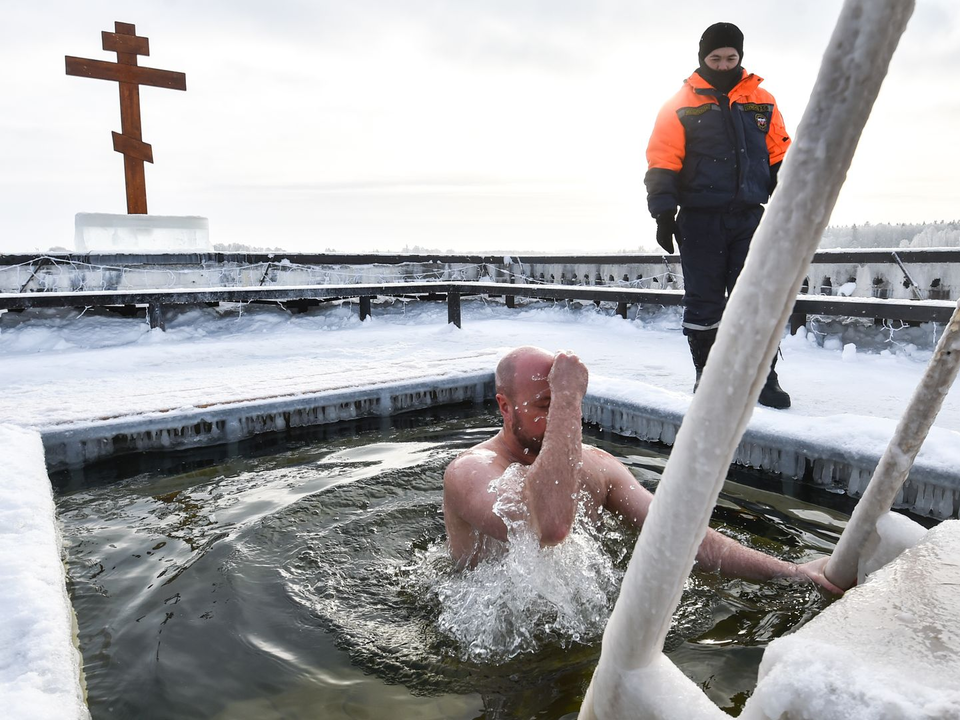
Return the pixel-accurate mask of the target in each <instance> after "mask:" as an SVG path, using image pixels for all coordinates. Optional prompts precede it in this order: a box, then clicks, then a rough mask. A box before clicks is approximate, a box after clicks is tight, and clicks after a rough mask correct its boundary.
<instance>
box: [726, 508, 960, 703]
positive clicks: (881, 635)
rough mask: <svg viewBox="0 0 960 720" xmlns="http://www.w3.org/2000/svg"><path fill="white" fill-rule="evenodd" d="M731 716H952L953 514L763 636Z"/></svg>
mask: <svg viewBox="0 0 960 720" xmlns="http://www.w3.org/2000/svg"><path fill="white" fill-rule="evenodd" d="M740 717H741V718H745V719H748V720H849V718H864V719H865V720H866V719H868V718H869V719H870V720H874V719H876V720H886V719H887V718H902V719H903V720H907V719H908V718H909V719H914V718H915V719H916V720H920V719H921V718H923V719H927V718H930V719H932V718H960V520H947V521H944V522H942V523H941V524H940V525H938V526H937V527H935V528H933V529H932V530H930V531H929V532H927V534H926V536H925V537H924V538H923V539H922V540H921V541H920V542H919V543H918V544H917V545H916V546H915V547H912V548H910V549H909V550H907V551H905V552H904V553H903V554H902V555H900V556H899V557H898V558H897V559H896V560H894V561H893V562H892V563H890V564H889V565H887V566H886V567H884V568H882V569H880V570H878V571H877V572H875V573H874V574H872V575H871V576H870V577H869V578H868V579H867V581H866V582H865V583H864V584H863V585H860V586H859V587H855V588H853V589H852V590H849V591H848V592H847V594H846V595H845V596H844V597H842V598H841V599H840V600H838V601H837V602H835V603H834V604H833V605H831V606H830V607H828V608H827V609H826V610H824V611H823V612H822V613H821V614H820V615H818V616H817V617H816V618H814V619H813V620H811V621H810V622H809V623H807V624H806V625H805V626H803V627H802V628H800V629H799V630H798V631H797V632H795V633H793V634H792V635H786V636H784V637H782V638H779V639H777V640H774V641H773V642H772V643H770V645H769V647H768V648H767V649H766V651H765V652H764V654H763V661H762V662H761V664H760V680H759V683H758V684H757V689H756V690H755V691H754V693H753V697H751V698H750V700H749V701H748V702H747V705H746V707H745V708H744V710H743V713H742V714H741V715H740Z"/></svg>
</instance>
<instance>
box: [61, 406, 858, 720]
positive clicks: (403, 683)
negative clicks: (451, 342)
mask: <svg viewBox="0 0 960 720" xmlns="http://www.w3.org/2000/svg"><path fill="white" fill-rule="evenodd" d="M496 429H497V422H496V415H495V412H494V409H493V408H490V407H488V408H485V409H483V410H482V411H478V410H477V409H475V408H473V409H469V408H468V409H462V408H461V409H455V410H450V409H447V410H442V411H431V412H426V413H417V414H412V415H407V416H402V417H400V418H397V419H394V421H392V422H391V421H381V420H374V421H358V422H355V423H349V424H340V425H338V426H336V427H327V428H317V429H312V430H311V431H309V432H304V433H300V434H299V435H286V436H283V437H280V436H271V437H265V438H259V439H256V440H253V441H250V442H247V443H243V444H241V445H240V446H234V447H221V448H206V449H199V450H195V451H191V452H179V453H167V454H163V455H160V454H153V455H139V456H136V457H132V458H127V459H117V460H115V461H113V462H112V463H109V464H100V465H98V466H95V467H90V468H87V469H86V470H85V471H83V472H77V471H74V472H72V473H70V472H64V473H60V474H58V475H56V476H53V477H52V479H53V481H54V484H55V487H56V488H57V504H58V510H59V516H60V521H61V524H62V527H63V535H64V543H65V545H66V551H67V563H68V574H69V590H70V593H71V598H72V601H73V605H74V608H75V609H76V612H77V616H78V622H79V626H80V647H81V651H82V653H83V658H84V671H85V674H86V682H87V689H88V694H89V698H88V699H89V705H90V709H91V712H92V714H93V717H94V718H95V719H96V720H100V719H105V718H178V719H179V718H185V719H187V718H224V719H226V718H230V719H231V720H233V719H237V720H245V719H247V718H250V719H253V718H257V719H258V720H262V719H269V718H291V719H293V718H323V719H324V720H336V719H339V718H358V719H359V718H375V719H381V718H382V719H385V720H386V719H393V718H417V719H426V718H437V719H440V718H444V719H456V718H463V719H465V720H473V719H480V718H484V719H486V720H492V719H494V718H559V717H562V716H563V715H565V714H567V713H572V712H576V710H577V708H578V707H579V703H580V700H581V698H582V697H583V693H584V692H585V690H586V686H587V684H588V683H589V680H590V675H591V673H592V672H593V669H594V667H595V665H596V661H597V658H598V656H599V643H600V634H599V631H597V630H596V627H602V622H599V623H598V622H596V620H597V618H583V620H584V621H585V624H584V626H583V632H582V633H577V637H576V639H575V638H573V637H570V636H567V637H564V636H562V635H561V634H558V633H556V632H554V633H551V632H548V631H546V630H543V632H540V633H539V634H536V633H534V634H533V635H532V636H530V637H527V635H524V638H523V640H524V642H525V643H527V644H526V646H525V647H526V649H525V650H524V651H523V652H520V653H519V654H517V655H516V656H514V657H512V658H509V659H503V660H500V661H498V662H485V661H483V660H478V659H477V656H476V654H473V655H472V654H471V650H470V648H468V647H463V646H462V645H461V644H460V643H459V642H458V641H456V640H454V639H453V638H452V637H451V636H449V635H448V634H446V633H445V632H443V631H442V630H441V629H440V623H439V622H438V618H440V616H441V612H442V611H443V608H442V607H441V601H440V600H439V595H440V593H441V592H442V589H443V588H447V589H449V586H450V583H460V582H461V580H460V578H459V576H458V575H457V574H456V573H454V571H453V569H452V568H451V567H450V563H449V561H448V560H447V558H446V556H445V554H444V553H443V548H442V540H443V519H442V514H441V505H440V501H441V483H442V476H443V470H444V468H445V467H446V465H447V463H449V461H450V460H451V459H453V458H454V457H455V456H456V455H457V454H458V453H459V452H461V451H462V450H463V449H465V448H467V447H469V446H471V445H473V444H475V443H477V442H479V441H480V440H482V439H485V438H487V437H489V436H490V435H492V434H493V433H494V432H496ZM588 441H589V442H593V443H595V444H598V445H600V446H601V447H603V448H604V449H606V450H608V451H609V452H611V453H613V454H614V455H616V456H617V457H619V458H620V459H621V460H622V461H623V462H624V463H625V464H626V465H627V466H628V467H629V468H630V469H631V471H632V472H633V473H634V474H635V475H636V476H637V477H638V479H639V480H640V481H641V482H642V483H643V484H644V485H646V486H647V487H649V488H651V489H655V487H656V483H657V481H658V479H659V473H660V472H661V470H662V468H663V466H664V464H665V462H666V456H665V455H664V454H663V452H662V448H656V447H653V446H650V445H646V444H644V443H640V442H635V441H629V440H624V439H617V440H613V439H611V438H610V437H609V436H607V437H602V436H600V435H599V434H595V435H594V436H593V437H589V438H588ZM758 477H759V476H755V475H752V474H751V473H745V472H738V473H736V474H735V476H732V479H731V480H729V481H728V483H727V485H726V487H725V489H724V493H723V494H722V495H721V501H720V503H719V505H718V508H717V511H716V512H715V514H714V523H713V525H714V527H718V528H720V529H721V530H722V531H723V532H727V533H728V534H732V535H733V536H735V537H737V538H738V539H739V540H741V541H742V542H745V543H747V544H749V545H751V546H753V547H757V548H761V549H763V550H765V551H767V552H770V553H772V554H774V555H777V556H779V557H783V558H786V559H791V560H798V559H806V558H809V557H812V556H814V555H817V554H820V553H826V552H829V551H830V550H831V549H832V548H833V546H834V544H835V542H836V539H837V537H838V535H839V532H840V530H841V529H842V526H843V524H844V523H845V515H843V514H841V512H839V511H838V510H836V509H826V508H825V507H820V506H814V505H811V504H808V503H807V502H805V501H803V500H799V499H796V498H791V497H785V496H782V495H779V494H772V493H769V492H766V491H765V490H761V489H757V488H756V487H751V486H752V485H753V486H756V485H759V484H762V483H760V482H758ZM765 482H767V483H769V479H766V480H765ZM824 497H826V496H824ZM814 499H816V500H817V502H820V499H819V498H814ZM635 539H636V535H635V533H633V532H632V531H631V530H629V529H626V528H623V527H620V526H619V525H618V524H617V523H616V521H615V520H614V519H612V518H608V519H607V520H606V523H605V525H604V526H603V528H602V530H601V532H600V533H599V534H598V537H597V542H598V543H599V546H600V547H602V551H603V552H604V553H606V554H607V556H608V557H609V558H611V560H610V562H611V563H612V566H613V567H614V568H615V571H616V572H617V573H620V572H622V571H623V569H624V568H625V567H626V562H627V560H628V559H629V552H630V550H631V549H632V547H633V543H634V541H635ZM534 575H535V574H534ZM531 582H536V578H535V576H533V577H531ZM458 587H459V588H460V590H461V591H462V590H463V587H462V585H459V586H458ZM476 591H477V592H478V593H481V594H482V593H483V592H485V590H484V588H483V587H482V586H478V587H477V588H476ZM614 595H615V593H611V594H610V597H609V603H608V605H609V607H612V603H613V601H614V600H615V597H614ZM508 600H509V599H508ZM827 602H829V601H828V600H826V599H824V598H823V597H822V596H821V594H820V593H819V592H818V591H817V590H816V589H815V588H813V587H812V586H810V585H805V584H799V583H789V582H783V581H778V582H772V583H765V584H761V585H756V584H752V583H746V582H742V581H736V580H725V579H722V578H719V577H717V576H714V575H704V574H699V575H694V576H693V577H692V578H691V580H690V581H689V582H688V585H687V588H686V590H685V592H684V596H683V600H682V602H681V606H680V608H679V609H678V611H677V613H676V616H675V618H674V626H673V628H672V629H671V632H670V634H669V635H668V638H667V647H666V649H667V652H668V653H669V655H670V657H671V659H672V660H673V661H674V662H675V663H676V664H677V665H678V666H679V667H680V668H681V669H682V670H683V671H684V672H685V673H686V674H687V675H688V676H689V677H691V678H693V679H694V680H695V681H696V682H697V683H698V684H699V685H700V686H701V687H703V688H704V689H705V691H706V692H707V693H708V694H709V695H710V697H711V698H712V699H713V700H714V701H715V702H716V703H717V704H718V705H719V706H720V707H722V708H725V709H727V710H728V711H729V712H731V713H732V714H736V713H738V712H739V709H740V708H741V707H742V704H743V702H744V701H745V700H746V697H747V696H748V694H749V692H750V690H751V689H752V688H753V686H754V684H755V682H756V672H757V667H758V665H759V662H760V657H761V654H762V652H763V648H764V647H765V645H766V644H767V643H768V642H769V641H770V640H771V639H773V638H775V637H777V636H779V635H781V634H783V633H784V632H786V631H788V630H789V629H791V628H793V627H794V626H796V625H797V624H799V623H801V622H803V621H805V620H807V619H809V618H810V617H812V616H813V615H815V614H816V613H817V612H819V610H821V609H822V608H823V607H824V606H825V604H826V603H827ZM609 607H607V608H606V612H609ZM467 610H469V608H467ZM514 610H516V608H514ZM466 615H467V616H469V612H467V613H466ZM601 619H602V618H601ZM521 620H522V618H521ZM589 620H593V621H594V622H592V623H590V622H586V621H589ZM577 621H578V618H576V617H574V618H573V619H572V621H571V622H573V623H574V624H575V623H576V622H577ZM532 622H533V624H535V625H536V624H537V623H539V624H540V625H545V626H546V625H549V623H544V622H543V617H542V616H538V617H536V618H533V619H532ZM517 624H518V625H522V624H523V623H522V622H518V623H517ZM501 630H503V628H501ZM528 630H529V628H523V627H517V628H516V631H517V632H524V633H527V634H529V633H528V632H527V631H528ZM507 631H508V632H509V631H510V628H509V627H507ZM476 632H477V633H479V634H481V635H482V634H483V633H484V632H485V628H483V627H478V628H477V629H476ZM481 639H482V638H481ZM487 640H489V638H487Z"/></svg>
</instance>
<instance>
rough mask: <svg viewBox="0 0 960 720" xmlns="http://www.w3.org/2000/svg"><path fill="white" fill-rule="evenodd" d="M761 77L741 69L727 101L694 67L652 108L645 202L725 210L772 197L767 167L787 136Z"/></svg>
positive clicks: (659, 207) (660, 207) (657, 208)
mask: <svg viewBox="0 0 960 720" xmlns="http://www.w3.org/2000/svg"><path fill="white" fill-rule="evenodd" d="M762 80H763V78H761V77H758V76H757V75H752V74H746V73H745V74H744V77H743V79H742V80H740V82H739V83H737V85H736V86H735V87H734V88H733V89H732V90H731V91H730V94H729V99H730V102H729V104H726V103H723V104H721V103H720V100H719V98H721V97H723V95H722V94H721V93H720V91H719V90H716V89H715V88H713V87H712V86H711V85H710V84H709V83H708V82H707V81H706V80H704V79H703V78H702V77H700V75H699V74H697V73H693V75H691V76H690V77H689V78H687V80H686V81H684V84H683V87H682V88H681V89H680V91H679V92H678V93H677V94H676V95H674V96H673V97H672V98H671V99H670V100H669V101H668V102H667V104H666V105H664V106H663V108H662V109H661V110H660V113H659V115H657V121H656V124H655V125H654V128H653V134H652V135H651V136H650V144H649V145H648V146H647V163H648V170H647V174H646V176H645V177H644V184H645V185H646V187H647V205H648V207H649V209H650V213H651V214H652V215H653V216H654V217H656V216H657V215H660V214H661V213H664V212H670V211H675V210H676V209H677V207H678V206H679V207H686V208H700V209H716V210H724V209H731V208H734V209H735V208H738V207H746V206H750V205H759V204H761V203H765V202H766V201H767V200H769V199H770V191H771V176H770V166H771V165H775V164H776V163H778V162H780V161H781V160H783V156H784V154H785V153H786V152H787V147H788V146H789V145H790V137H789V136H788V135H787V131H786V128H784V125H783V117H782V116H781V115H780V110H779V109H778V108H777V104H776V100H775V99H774V97H773V95H771V94H770V93H768V92H767V91H766V90H764V89H763V88H761V87H760V83H761V82H762Z"/></svg>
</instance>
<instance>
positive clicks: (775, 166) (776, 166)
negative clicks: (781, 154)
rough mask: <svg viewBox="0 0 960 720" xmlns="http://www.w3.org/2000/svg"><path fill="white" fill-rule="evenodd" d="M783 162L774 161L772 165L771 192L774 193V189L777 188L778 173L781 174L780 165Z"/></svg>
mask: <svg viewBox="0 0 960 720" xmlns="http://www.w3.org/2000/svg"><path fill="white" fill-rule="evenodd" d="M782 164H783V162H782V161H781V162H778V163H774V164H773V165H771V166H770V194H771V195H773V191H774V190H776V189H777V175H779V174H780V166H781V165H782Z"/></svg>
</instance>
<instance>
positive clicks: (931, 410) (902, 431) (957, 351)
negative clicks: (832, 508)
mask: <svg viewBox="0 0 960 720" xmlns="http://www.w3.org/2000/svg"><path fill="white" fill-rule="evenodd" d="M958 370H960V302H958V303H957V309H956V310H955V311H954V313H953V317H952V318H950V322H949V323H948V324H947V328H946V330H944V332H943V335H942V336H941V338H940V342H939V343H937V349H936V350H935V351H934V353H933V358H931V360H930V364H929V365H928V366H927V370H926V372H925V373H924V374H923V377H922V378H921V379H920V384H919V385H918V386H917V389H916V390H915V391H914V393H913V397H912V398H911V399H910V404H909V405H908V406H907V409H906V410H905V411H904V413H903V416H902V417H901V418H900V423H899V424H898V425H897V429H896V431H895V432H894V433H893V437H892V438H891V439H890V444H889V445H887V449H886V450H885V451H884V453H883V457H881V458H880V462H879V463H877V469H876V470H875V471H874V473H873V477H872V478H871V479H870V484H869V485H868V486H867V489H866V490H865V491H864V493H863V497H862V498H860V502H858V503H857V506H856V507H855V508H854V510H853V515H852V516H851V517H850V522H849V523H847V527H846V528H845V529H844V531H843V534H842V535H841V536H840V541H839V542H838V543H837V548H836V549H835V550H834V551H833V555H831V556H830V560H829V561H828V562H827V567H826V568H825V570H824V574H825V575H826V576H827V579H828V580H830V582H832V583H833V584H834V585H838V586H839V587H842V588H843V589H844V590H846V589H847V588H849V587H852V586H853V584H854V583H855V582H856V581H857V566H858V564H859V561H860V556H861V554H862V553H863V549H864V547H865V546H866V544H867V542H868V541H869V539H870V537H871V535H872V534H873V533H874V531H875V528H876V526H877V520H879V519H880V516H881V515H883V514H884V513H885V512H887V511H888V510H890V508H891V507H892V506H893V501H894V500H895V499H896V497H897V493H898V492H899V491H900V487H901V486H902V485H903V483H904V481H905V480H906V479H907V474H908V473H909V472H910V468H911V467H912V466H913V461H914V460H915V459H916V457H917V453H918V452H920V446H921V445H923V441H924V440H925V439H926V437H927V433H929V432H930V427H931V426H932V425H933V421H934V420H935V419H936V418H937V413H939V412H940V406H941V405H942V404H943V400H944V398H945V397H946V396H947V393H948V392H950V386H951V385H953V381H954V380H955V379H956V377H957V371H958Z"/></svg>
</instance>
